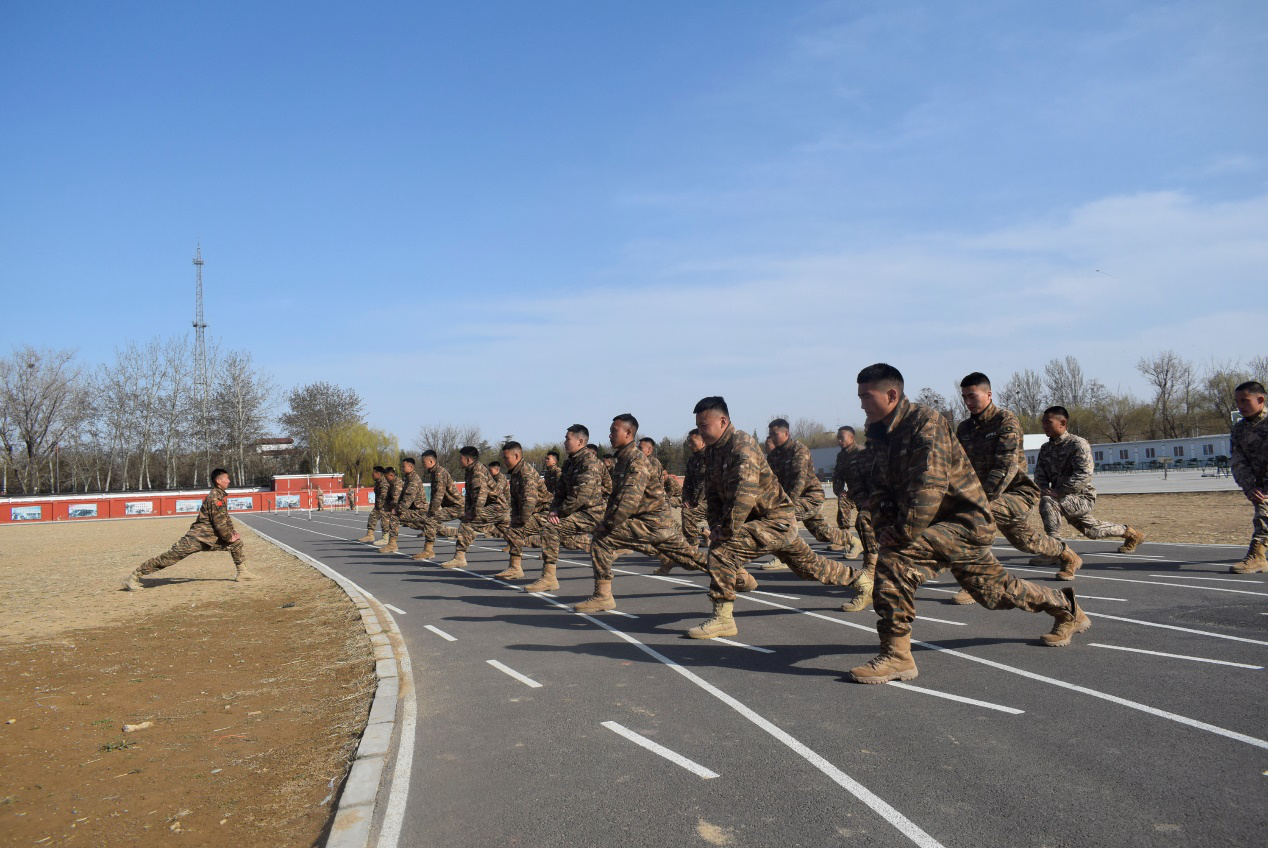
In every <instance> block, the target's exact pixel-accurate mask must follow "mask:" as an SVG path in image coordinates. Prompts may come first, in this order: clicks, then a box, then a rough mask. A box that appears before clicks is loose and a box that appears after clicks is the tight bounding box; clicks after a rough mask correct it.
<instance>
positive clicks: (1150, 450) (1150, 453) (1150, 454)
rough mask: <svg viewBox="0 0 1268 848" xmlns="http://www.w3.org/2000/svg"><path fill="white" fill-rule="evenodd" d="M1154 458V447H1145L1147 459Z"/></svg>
mask: <svg viewBox="0 0 1268 848" xmlns="http://www.w3.org/2000/svg"><path fill="white" fill-rule="evenodd" d="M1153 458H1154V449H1153V448H1145V459H1153Z"/></svg>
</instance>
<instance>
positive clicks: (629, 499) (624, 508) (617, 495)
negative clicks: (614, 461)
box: [603, 451, 652, 530]
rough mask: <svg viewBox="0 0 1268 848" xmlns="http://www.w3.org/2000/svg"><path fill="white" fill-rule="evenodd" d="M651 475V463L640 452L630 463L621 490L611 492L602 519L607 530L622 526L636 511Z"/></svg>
mask: <svg viewBox="0 0 1268 848" xmlns="http://www.w3.org/2000/svg"><path fill="white" fill-rule="evenodd" d="M640 460H641V461H640ZM651 473H652V466H651V463H649V462H648V461H647V458H646V457H644V456H642V455H641V451H640V455H639V456H638V457H635V459H634V461H633V462H631V463H630V470H629V471H628V472H626V474H625V479H624V480H622V481H621V488H620V489H619V490H616V491H613V492H612V497H611V499H610V500H609V501H608V513H607V515H605V516H604V517H603V523H604V525H605V526H606V527H607V529H609V530H611V529H613V528H614V527H618V526H620V525H621V524H624V523H625V522H626V521H627V520H629V517H630V516H631V515H633V514H634V510H636V509H638V505H639V503H640V502H642V500H643V492H644V490H646V489H647V481H648V478H649V477H651Z"/></svg>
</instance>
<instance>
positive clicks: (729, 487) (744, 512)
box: [705, 425, 797, 539]
mask: <svg viewBox="0 0 1268 848" xmlns="http://www.w3.org/2000/svg"><path fill="white" fill-rule="evenodd" d="M705 454H706V457H705V461H706V462H707V463H708V465H707V468H706V471H705V501H706V503H707V504H708V512H707V514H708V519H709V526H710V527H714V528H717V530H718V532H719V533H720V534H721V536H720V537H721V538H723V539H729V538H731V537H732V536H734V535H735V534H736V533H737V532H739V529H740V527H741V526H742V525H743V524H745V523H746V522H749V521H759V520H763V519H765V520H770V521H778V522H782V523H784V524H789V525H791V524H792V523H793V522H795V521H796V520H797V517H796V512H795V510H794V509H793V504H792V499H791V498H789V497H788V495H787V494H785V492H784V490H783V487H781V486H780V485H779V480H777V479H776V478H775V472H774V471H771V468H770V465H769V464H768V463H767V462H766V457H765V456H763V455H762V446H761V445H760V444H758V443H757V440H756V439H754V438H753V437H752V436H750V435H749V434H748V433H745V432H743V431H742V430H737V429H735V426H734V425H731V426H729V427H727V430H726V432H725V433H723V434H722V438H720V439H718V441H717V442H715V443H714V444H712V445H710V446H709V447H707V448H705Z"/></svg>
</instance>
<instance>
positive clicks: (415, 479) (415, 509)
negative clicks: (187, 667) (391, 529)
mask: <svg viewBox="0 0 1268 848" xmlns="http://www.w3.org/2000/svg"><path fill="white" fill-rule="evenodd" d="M401 470H402V471H404V472H405V479H404V482H403V485H402V486H401V493H400V495H399V496H398V497H397V499H396V504H395V506H393V509H392V511H393V513H394V514H395V516H396V521H397V526H398V527H410V528H412V529H414V530H423V526H424V524H423V522H424V521H425V520H426V518H427V489H426V487H424V486H423V477H422V475H421V474H419V473H418V472H417V471H415V470H414V460H413V458H412V457H411V458H409V459H403V460H401ZM424 532H425V531H424ZM389 547H390V548H391V549H392V551H395V550H396V549H397V548H396V545H395V544H393V543H391V542H389V543H388V544H387V546H385V547H382V548H380V549H379V551H380V553H391V551H389V550H388V548H389Z"/></svg>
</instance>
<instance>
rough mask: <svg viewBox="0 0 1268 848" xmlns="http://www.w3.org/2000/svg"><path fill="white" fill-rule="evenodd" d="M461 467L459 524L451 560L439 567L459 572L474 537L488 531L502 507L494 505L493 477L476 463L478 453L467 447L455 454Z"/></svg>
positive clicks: (499, 515) (479, 463)
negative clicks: (460, 514)
mask: <svg viewBox="0 0 1268 848" xmlns="http://www.w3.org/2000/svg"><path fill="white" fill-rule="evenodd" d="M458 462H459V463H460V464H461V465H462V471H463V480H464V485H463V489H462V499H463V509H462V523H461V524H460V525H458V536H457V547H456V549H455V550H454V555H453V559H450V560H447V561H445V562H442V563H441V564H440V567H441V568H463V567H465V566H466V564H467V550H468V549H469V548H470V547H471V543H472V542H474V541H475V537H476V534H477V533H479V532H481V531H482V530H485V529H486V528H490V527H492V525H493V524H494V523H495V522H496V521H498V520H499V519H501V517H502V505H501V504H499V503H495V502H494V501H493V500H492V498H491V495H492V493H493V477H492V475H490V474H489V469H488V468H487V467H486V466H485V464H484V463H483V462H481V461H480V451H479V449H478V448H474V447H472V446H471V445H467V446H466V447H464V448H463V449H462V450H460V451H459V452H458Z"/></svg>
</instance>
